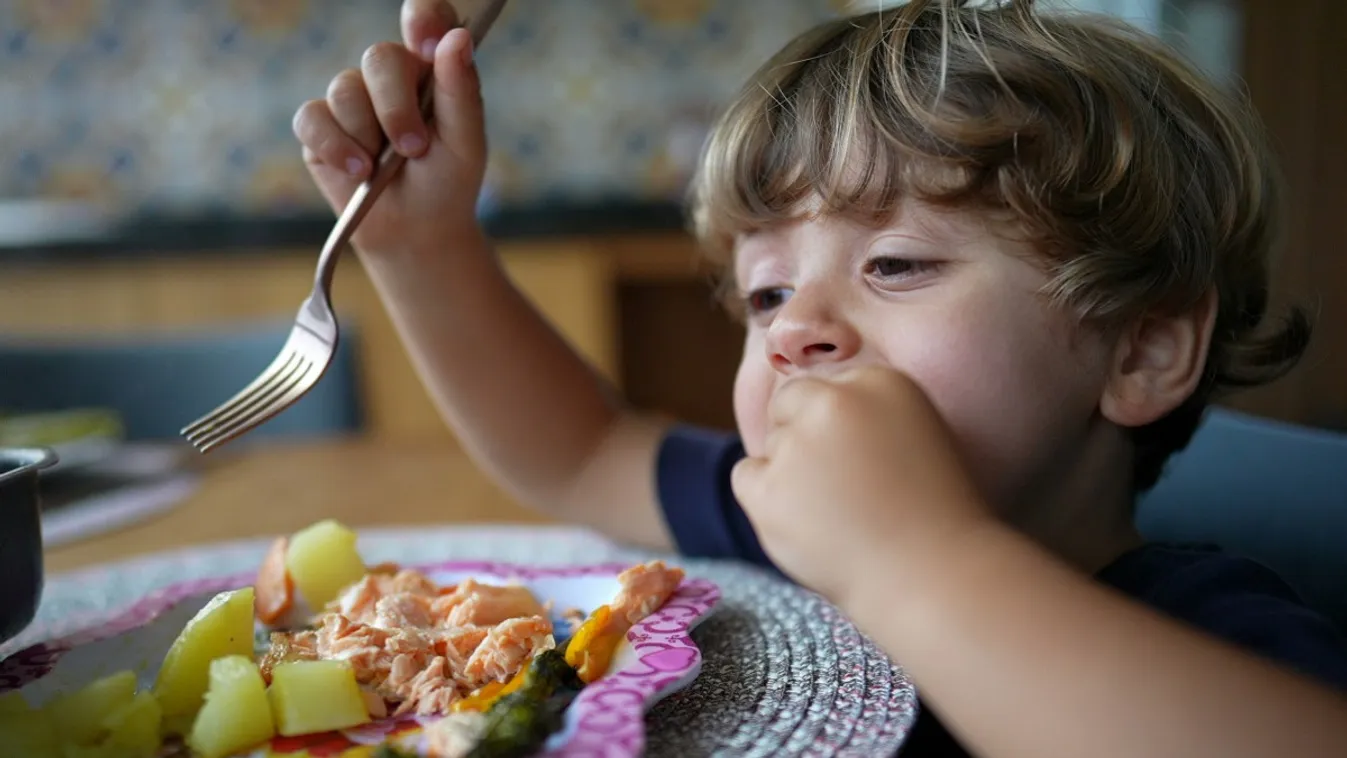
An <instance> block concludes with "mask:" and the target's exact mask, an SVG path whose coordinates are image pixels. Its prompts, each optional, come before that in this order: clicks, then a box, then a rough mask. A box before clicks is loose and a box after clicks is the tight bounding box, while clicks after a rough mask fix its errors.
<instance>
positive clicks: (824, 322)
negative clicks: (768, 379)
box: [767, 305, 861, 373]
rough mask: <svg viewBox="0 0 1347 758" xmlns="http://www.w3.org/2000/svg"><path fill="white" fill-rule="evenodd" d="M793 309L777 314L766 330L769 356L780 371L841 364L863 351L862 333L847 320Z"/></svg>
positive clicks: (786, 309)
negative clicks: (793, 310) (858, 332)
mask: <svg viewBox="0 0 1347 758" xmlns="http://www.w3.org/2000/svg"><path fill="white" fill-rule="evenodd" d="M791 310H792V309H791V308H790V307H789V305H788V306H787V307H786V308H785V309H783V310H782V311H781V312H780V313H778V314H777V316H776V318H774V319H772V326H771V328H770V329H769V331H768V333H767V357H768V360H769V361H770V362H771V364H772V367H773V368H775V369H776V370H777V371H781V372H783V373H790V372H792V371H798V370H800V369H808V368H812V367H816V366H820V365H825V364H835V363H841V362H843V361H848V360H851V359H852V358H854V357H856V355H857V354H858V353H859V352H860V350H861V338H860V335H859V334H857V333H856V330H855V329H854V328H852V326H851V325H850V324H848V323H846V322H845V321H844V320H841V319H837V318H832V317H830V316H828V315H826V314H822V313H814V314H806V313H803V312H801V311H798V310H797V311H796V312H794V313H792V312H791Z"/></svg>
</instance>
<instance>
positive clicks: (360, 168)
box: [346, 158, 365, 178]
mask: <svg viewBox="0 0 1347 758" xmlns="http://www.w3.org/2000/svg"><path fill="white" fill-rule="evenodd" d="M346 173H348V174H350V175H351V176H354V177H357V178H358V177H360V176H361V175H363V174H364V173H365V162H364V161H362V160H360V159H359V158H347V159H346Z"/></svg>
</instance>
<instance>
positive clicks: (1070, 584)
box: [843, 527, 1347, 758]
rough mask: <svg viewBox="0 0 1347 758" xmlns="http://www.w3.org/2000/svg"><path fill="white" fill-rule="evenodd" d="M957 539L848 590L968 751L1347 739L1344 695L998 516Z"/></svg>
mask: <svg viewBox="0 0 1347 758" xmlns="http://www.w3.org/2000/svg"><path fill="white" fill-rule="evenodd" d="M964 548H965V549H964V550H961V551H960V553H959V554H958V555H947V556H946V560H943V561H942V562H941V563H940V565H939V566H938V567H934V566H933V567H932V568H930V569H928V570H925V571H922V572H920V573H914V572H913V569H912V567H902V568H897V567H885V566H878V565H877V566H874V567H872V569H871V570H869V571H867V572H865V573H866V576H867V579H866V580H864V581H862V582H858V584H857V587H856V591H855V592H854V593H853V594H852V595H851V596H850V597H849V598H847V599H845V600H844V601H843V605H844V607H846V610H847V611H848V612H849V613H851V615H852V616H853V617H854V618H855V619H856V620H857V623H858V624H860V625H861V627H862V628H863V629H864V630H865V631H866V632H867V633H868V634H870V635H871V636H872V637H873V638H874V639H875V640H876V641H877V642H878V643H879V644H880V645H881V646H883V647H884V648H885V649H886V650H887V651H888V652H889V653H890V654H891V655H893V656H894V657H895V659H896V660H898V661H899V662H901V663H902V664H903V665H904V666H905V667H906V669H907V671H908V672H909V673H910V674H911V675H912V677H913V680H914V682H915V683H916V684H917V687H918V690H919V692H920V693H921V694H922V696H923V699H924V700H925V702H927V703H928V704H929V705H932V706H934V709H935V710H936V711H937V712H938V714H939V715H940V717H941V719H942V720H943V721H944V722H945V724H946V726H947V727H948V728H950V730H951V731H952V732H954V733H955V734H956V735H958V736H959V737H960V739H961V741H963V742H964V744H965V745H967V746H968V747H969V748H970V749H971V750H973V751H974V752H975V753H976V754H977V755H981V756H989V757H990V758H996V757H997V756H1019V755H1034V756H1042V757H1043V758H1053V756H1081V755H1090V756H1095V757H1096V758H1108V757H1109V756H1119V757H1120V758H1121V757H1122V756H1137V755H1146V756H1195V755H1222V756H1280V755H1295V756H1325V758H1327V757H1328V756H1342V755H1347V698H1343V697H1341V696H1340V695H1338V694H1337V693H1334V692H1332V691H1330V690H1328V689H1327V688H1320V687H1318V686H1317V685H1315V684H1312V683H1311V682H1309V681H1307V680H1304V679H1302V678H1301V677H1299V676H1296V675H1294V674H1291V673H1289V672H1286V671H1283V670H1282V669H1280V668H1278V667H1275V666H1273V665H1271V664H1269V663H1266V662H1264V661H1262V660H1259V659H1256V658H1254V657H1252V656H1249V655H1247V654H1245V653H1244V652H1243V651H1240V650H1237V649H1236V648H1234V647H1232V646H1229V645H1226V644H1225V643H1223V642H1220V641H1217V640H1215V639H1214V638H1209V637H1207V636H1206V635H1203V634H1200V633H1198V632H1196V631H1193V630H1191V629H1189V628H1187V627H1185V626H1182V625H1180V624H1179V623H1177V622H1175V621H1173V620H1171V619H1168V618H1165V617H1162V616H1161V615H1159V614H1158V613H1155V612H1152V611H1151V610H1149V609H1148V608H1145V607H1143V606H1140V605H1138V604H1136V603H1134V602H1132V601H1130V600H1128V599H1125V598H1124V597H1122V596H1121V595H1118V594H1116V593H1114V592H1112V591H1110V590H1106V589H1104V588H1102V587H1100V586H1098V585H1096V584H1095V583H1093V582H1091V581H1090V580H1089V579H1087V578H1086V577H1085V576H1083V575H1081V574H1079V573H1077V572H1075V571H1074V570H1072V569H1070V568H1068V567H1067V566H1066V565H1065V564H1062V563H1059V562H1058V561H1056V560H1055V559H1053V558H1052V557H1050V556H1048V555H1047V554H1046V553H1044V552H1043V551H1042V550H1040V549H1039V548H1038V547H1037V546H1036V545H1033V544H1032V543H1030V542H1029V541H1028V540H1026V539H1023V538H1021V537H1020V536H1019V535H1017V534H1013V533H1011V532H1009V530H1005V529H1002V528H1000V527H995V528H992V527H989V528H987V529H986V530H985V531H983V532H979V533H978V534H976V535H974V536H970V537H969V539H968V541H967V543H966V544H965V545H964ZM878 560H882V561H891V560H892V559H889V558H883V559H878ZM895 571H897V572H906V573H893V572H895ZM895 576H898V577H900V580H899V581H898V582H886V581H884V580H883V578H889V579H892V578H893V577H895Z"/></svg>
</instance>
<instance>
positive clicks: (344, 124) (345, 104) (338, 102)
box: [327, 68, 384, 160]
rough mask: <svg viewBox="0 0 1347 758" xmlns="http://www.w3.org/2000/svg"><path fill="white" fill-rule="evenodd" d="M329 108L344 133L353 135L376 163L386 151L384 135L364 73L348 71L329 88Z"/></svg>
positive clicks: (334, 80)
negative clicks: (375, 158) (366, 88)
mask: <svg viewBox="0 0 1347 758" xmlns="http://www.w3.org/2000/svg"><path fill="white" fill-rule="evenodd" d="M327 107H328V109H329V110H331V111H332V116H333V118H335V119H336V120H337V124H338V125H339V126H341V128H342V130H343V131H345V132H346V133H347V134H349V135H351V139H354V140H355V141H356V142H357V143H358V144H359V145H360V146H361V147H362V148H364V150H365V153H366V155H367V156H368V157H369V158H370V159H371V160H372V159H373V158H374V157H375V156H376V155H378V154H379V150H380V149H382V147H383V139H384V132H383V129H380V128H379V119H378V117H377V116H375V115H374V103H372V102H370V99H369V92H367V91H366V90H365V78H364V77H362V76H361V75H360V71H358V70H356V69H353V68H348V69H346V70H345V71H343V72H341V73H340V74H337V76H336V77H335V78H333V80H332V83H331V84H329V85H328V87H327Z"/></svg>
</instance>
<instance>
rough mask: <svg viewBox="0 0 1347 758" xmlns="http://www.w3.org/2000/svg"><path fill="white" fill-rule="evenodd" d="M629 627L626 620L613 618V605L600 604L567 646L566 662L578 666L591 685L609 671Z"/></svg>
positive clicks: (578, 669)
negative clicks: (611, 606)
mask: <svg viewBox="0 0 1347 758" xmlns="http://www.w3.org/2000/svg"><path fill="white" fill-rule="evenodd" d="M629 626H630V625H629V624H627V623H626V621H625V620H624V619H621V618H615V617H613V611H612V609H611V608H609V607H608V606H606V605H601V606H599V607H598V608H596V609H594V612H593V613H591V614H590V615H589V618H587V619H585V623H583V624H581V625H580V628H579V629H577V630H575V636H573V637H572V638H571V642H570V644H569V645H567V646H566V662H567V663H569V664H571V666H572V667H573V668H575V672H576V674H577V675H579V677H580V681H582V682H584V683H585V684H589V683H590V682H593V681H594V680H595V679H598V678H599V677H601V676H603V675H604V674H606V673H608V667H609V665H611V664H612V661H613V652H614V651H615V650H617V645H618V643H619V642H621V641H622V638H623V636H625V635H626V633H627V629H628V628H629Z"/></svg>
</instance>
